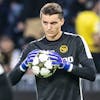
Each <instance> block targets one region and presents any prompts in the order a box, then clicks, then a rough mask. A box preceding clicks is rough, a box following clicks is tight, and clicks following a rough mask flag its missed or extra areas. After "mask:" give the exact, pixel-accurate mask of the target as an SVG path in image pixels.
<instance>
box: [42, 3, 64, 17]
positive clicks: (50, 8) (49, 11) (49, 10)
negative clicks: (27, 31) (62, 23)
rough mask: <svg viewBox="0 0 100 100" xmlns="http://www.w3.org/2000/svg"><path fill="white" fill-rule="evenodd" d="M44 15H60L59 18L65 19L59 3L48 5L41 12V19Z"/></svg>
mask: <svg viewBox="0 0 100 100" xmlns="http://www.w3.org/2000/svg"><path fill="white" fill-rule="evenodd" d="M42 14H45V15H53V14H59V18H64V15H63V10H62V7H61V6H60V5H59V4H58V3H47V4H45V5H44V6H43V7H42V8H41V10H40V18H41V16H42Z"/></svg>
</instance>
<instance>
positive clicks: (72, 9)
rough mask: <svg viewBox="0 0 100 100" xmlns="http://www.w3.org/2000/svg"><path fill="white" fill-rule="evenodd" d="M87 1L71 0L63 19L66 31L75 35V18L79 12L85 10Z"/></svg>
mask: <svg viewBox="0 0 100 100" xmlns="http://www.w3.org/2000/svg"><path fill="white" fill-rule="evenodd" d="M87 1H88V0H73V1H72V3H71V4H70V5H69V7H68V14H67V16H66V18H65V24H66V26H65V29H66V31H68V32H72V33H75V18H76V16H77V14H78V13H79V12H81V11H84V10H86V9H87V7H86V4H87Z"/></svg>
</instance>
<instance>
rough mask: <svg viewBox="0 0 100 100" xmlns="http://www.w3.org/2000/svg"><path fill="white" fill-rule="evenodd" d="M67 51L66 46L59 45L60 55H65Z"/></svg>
mask: <svg viewBox="0 0 100 100" xmlns="http://www.w3.org/2000/svg"><path fill="white" fill-rule="evenodd" d="M67 51H68V47H67V45H61V46H60V52H61V53H66V52H67Z"/></svg>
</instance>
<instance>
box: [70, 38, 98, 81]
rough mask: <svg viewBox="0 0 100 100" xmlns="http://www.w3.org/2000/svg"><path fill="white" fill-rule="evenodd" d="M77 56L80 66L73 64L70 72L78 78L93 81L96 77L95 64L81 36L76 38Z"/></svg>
mask: <svg viewBox="0 0 100 100" xmlns="http://www.w3.org/2000/svg"><path fill="white" fill-rule="evenodd" d="M77 57H78V59H79V62H80V65H81V66H80V67H77V66H75V65H74V66H73V70H72V73H73V74H74V75H76V76H78V77H80V78H84V79H88V80H91V81H94V80H95V77H96V69H95V64H94V61H93V58H92V55H91V53H90V51H89V48H88V46H87V44H86V42H85V40H84V39H83V38H82V37H81V38H79V37H78V38H77Z"/></svg>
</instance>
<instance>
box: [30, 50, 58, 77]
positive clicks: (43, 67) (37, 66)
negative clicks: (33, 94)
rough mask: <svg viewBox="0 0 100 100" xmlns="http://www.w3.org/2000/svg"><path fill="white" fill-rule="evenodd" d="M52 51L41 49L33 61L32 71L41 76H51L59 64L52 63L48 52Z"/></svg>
mask: <svg viewBox="0 0 100 100" xmlns="http://www.w3.org/2000/svg"><path fill="white" fill-rule="evenodd" d="M49 52H50V51H46V50H40V52H39V53H38V54H37V55H36V56H35V58H34V60H33V62H32V63H31V68H32V72H33V74H34V75H36V76H38V77H40V78H47V77H50V76H51V75H52V74H54V72H55V71H56V69H57V66H53V65H52V61H51V60H50V58H49V56H48V53H49Z"/></svg>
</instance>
